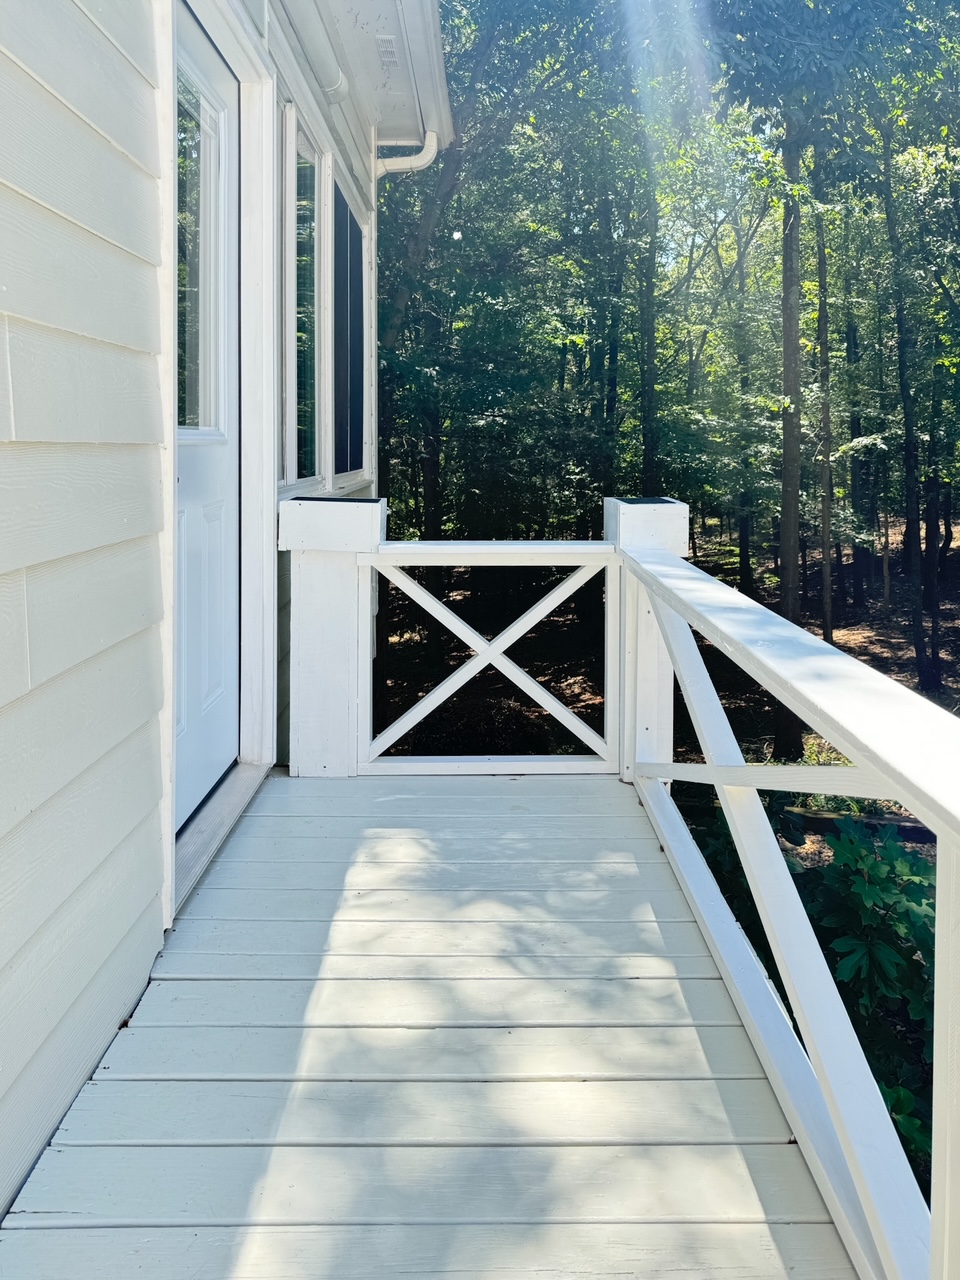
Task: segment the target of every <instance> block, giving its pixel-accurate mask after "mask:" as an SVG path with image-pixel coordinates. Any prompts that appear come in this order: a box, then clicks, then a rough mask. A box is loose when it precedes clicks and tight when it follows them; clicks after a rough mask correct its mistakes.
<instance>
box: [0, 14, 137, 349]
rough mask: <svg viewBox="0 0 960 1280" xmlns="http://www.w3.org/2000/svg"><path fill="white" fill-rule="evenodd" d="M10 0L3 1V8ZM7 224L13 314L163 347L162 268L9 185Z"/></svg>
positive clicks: (1, 269)
mask: <svg viewBox="0 0 960 1280" xmlns="http://www.w3.org/2000/svg"><path fill="white" fill-rule="evenodd" d="M8 2H9V0H0V6H3V7H6V6H7V4H8ZM25 12H29V10H26V9H25ZM34 25H35V26H37V27H38V28H39V27H40V26H41V24H40V23H36V22H35V23H34ZM0 29H2V18H0ZM0 224H2V225H3V227H4V234H3V236H2V237H0V279H2V281H3V285H4V291H3V295H2V301H3V310H4V311H5V312H6V313H7V314H8V315H12V316H19V317H20V319H22V320H32V321H34V322H36V323H38V324H45V325H50V326H52V327H53V328H56V329H67V330H69V331H70V332H71V333H79V334H85V335H86V336H87V337H90V338H100V339H102V340H103V341H104V342H115V343H117V344H119V345H120V346H128V347H133V348H134V349H135V350H137V351H146V352H156V351H158V350H159V346H160V319H159V313H160V307H159V285H158V278H157V270H156V268H155V267H153V266H151V265H150V264H149V263H147V262H144V261H143V259H142V258H137V257H134V256H133V255H132V254H130V253H127V251H126V250H124V249H119V248H117V246H116V245H112V244H108V243H107V241H106V240H102V239H101V238H100V237H99V236H97V235H95V234H94V233H93V232H92V231H86V230H85V229H84V228H83V227H78V226H76V224H74V223H72V222H67V221H66V220H65V219H64V218H62V217H60V216H59V214H56V213H52V212H51V211H50V210H49V209H45V208H44V207H43V206H42V205H39V204H37V203H36V202H35V201H33V200H28V199H27V197H26V196H22V195H20V193H19V192H16V191H12V190H11V189H10V188H9V187H3V186H0Z"/></svg>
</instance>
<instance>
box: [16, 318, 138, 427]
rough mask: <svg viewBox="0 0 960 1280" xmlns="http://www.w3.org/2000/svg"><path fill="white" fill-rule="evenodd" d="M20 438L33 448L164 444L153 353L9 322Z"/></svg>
mask: <svg viewBox="0 0 960 1280" xmlns="http://www.w3.org/2000/svg"><path fill="white" fill-rule="evenodd" d="M9 329H10V368H11V377H12V379H13V397H14V411H15V417H16V437H17V439H18V440H24V441H29V442H31V443H42V442H45V441H47V442H57V443H64V444H85V443H93V444H159V443H160V442H161V441H162V439H163V409H162V403H161V398H160V376H159V372H158V368H157V359H156V357H155V356H152V355H146V354H144V353H143V352H142V351H134V350H132V349H131V348H130V347H122V346H115V345H113V344H111V343H107V342H101V341H98V340H96V339H93V338H83V337H79V336H78V335H77V334H75V333H67V332H65V331H63V330H61V329H50V328H44V327H43V326H41V325H35V324H28V323H25V322H24V321H21V320H11V321H10V322H9Z"/></svg>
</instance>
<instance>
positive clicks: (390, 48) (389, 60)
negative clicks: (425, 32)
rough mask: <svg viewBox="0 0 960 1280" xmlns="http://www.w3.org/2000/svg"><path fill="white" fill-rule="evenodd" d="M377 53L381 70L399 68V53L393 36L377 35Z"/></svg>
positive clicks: (396, 69)
mask: <svg viewBox="0 0 960 1280" xmlns="http://www.w3.org/2000/svg"><path fill="white" fill-rule="evenodd" d="M377 53H378V54H379V56H380V69H381V70H382V71H398V70H399V69H400V55H399V54H398V53H397V42H396V40H394V38H393V36H377Z"/></svg>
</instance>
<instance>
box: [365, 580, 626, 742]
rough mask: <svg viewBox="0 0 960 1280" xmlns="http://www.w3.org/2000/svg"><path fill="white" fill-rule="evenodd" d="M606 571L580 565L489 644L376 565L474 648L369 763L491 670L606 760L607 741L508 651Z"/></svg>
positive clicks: (414, 586)
mask: <svg viewBox="0 0 960 1280" xmlns="http://www.w3.org/2000/svg"><path fill="white" fill-rule="evenodd" d="M603 567H604V566H603V565H602V564H585V565H582V566H581V567H580V568H579V569H577V570H576V571H575V572H574V573H571V574H570V575H569V577H567V578H565V579H564V580H563V582H561V583H559V584H558V585H557V586H556V587H554V588H553V590H552V591H550V592H548V593H547V595H545V596H544V597H543V598H542V599H541V600H538V601H537V603H536V604H535V605H534V606H533V607H532V608H530V609H528V610H527V612H526V613H524V614H523V615H522V617H520V618H518V619H517V620H516V622H513V623H511V624H510V626H509V627H507V628H506V630H505V631H502V632H501V633H500V635H498V636H496V637H495V638H494V639H493V640H487V639H486V638H485V637H484V636H482V635H481V634H480V632H479V631H476V630H474V628H473V627H471V626H470V625H469V623H466V622H464V621H463V619H462V618H458V617H457V615H456V614H455V613H454V612H453V610H452V609H450V608H448V607H447V605H445V604H444V603H443V602H442V601H441V600H438V599H437V597H436V596H434V595H431V593H430V592H429V591H427V590H426V589H425V588H423V587H422V586H421V585H420V584H419V583H418V582H417V581H415V579H413V578H411V577H410V575H409V574H408V573H405V572H404V571H403V570H402V569H401V568H398V567H397V566H396V565H391V564H383V563H381V564H378V565H376V568H377V569H378V571H379V572H380V573H382V574H383V576H384V577H385V578H387V579H388V580H389V581H390V582H392V583H393V584H394V586H396V587H399V589H400V590H401V591H403V592H404V594H405V595H407V596H409V597H410V599H411V600H413V601H414V602H415V603H416V604H418V605H420V607H421V608H422V609H424V610H426V612H427V613H429V614H430V615H431V616H432V617H434V618H436V620H437V621H438V622H440V623H442V624H443V626H445V627H446V628H447V629H448V630H449V631H451V632H452V633H453V635H455V636H456V637H457V639H458V640H462V641H463V643H464V644H465V645H466V646H467V647H468V648H469V649H472V650H473V657H472V658H468V659H467V661H466V662H465V663H464V664H463V665H462V666H461V667H458V668H457V670H456V671H455V672H453V674H452V675H450V676H448V677H447V678H446V680H444V681H442V682H441V683H440V684H438V685H437V687H436V688H435V689H432V690H431V691H430V692H429V693H428V694H425V695H424V697H423V698H421V699H420V700H419V701H418V702H417V704H416V705H415V706H413V707H411V708H410V709H409V710H408V711H405V712H404V714H403V715H402V716H400V717H399V718H398V719H397V720H395V721H394V722H393V724H392V725H390V727H389V728H388V729H385V730H384V731H383V733H381V734H380V735H379V736H378V737H376V738H375V739H374V740H373V742H372V743H371V744H370V756H371V759H373V758H375V757H376V756H379V755H382V754H383V752H384V751H386V750H388V749H389V748H390V747H392V746H393V745H394V743H396V742H398V741H399V739H400V738H402V737H403V736H404V734H406V733H409V731H410V730H411V729H412V728H414V726H415V725H418V724H419V723H420V722H421V720H423V719H425V718H426V717H427V716H428V715H430V713H431V712H432V711H435V710H436V709H437V707H439V706H441V705H442V704H443V703H444V702H446V701H447V699H448V698H450V697H452V696H453V694H455V693H456V692H457V690H458V689H462V688H463V686H464V685H465V684H466V683H467V682H468V681H469V680H472V679H473V677H474V676H476V675H479V674H480V672H481V671H483V670H484V669H485V668H486V667H488V666H492V667H495V668H496V669H497V670H498V671H499V672H501V673H502V674H503V675H505V676H506V677H507V678H508V679H509V680H511V681H512V682H513V683H514V684H515V685H516V686H517V687H518V688H519V689H521V690H522V691H523V692H524V693H526V694H527V695H528V696H529V697H530V698H532V699H533V701H534V702H536V703H538V704H539V705H540V706H541V707H543V709H544V710H545V711H548V712H549V713H550V715H552V716H553V718H554V719H555V720H557V721H559V723H560V724H562V725H563V726H564V727H565V728H566V729H569V731H570V732H571V733H573V734H574V735H575V736H576V737H577V738H579V739H580V741H581V742H582V743H583V744H584V745H585V746H586V747H588V748H589V749H590V750H591V751H594V752H596V754H597V755H598V756H600V757H601V758H606V756H607V755H608V754H609V752H608V747H607V743H606V742H605V741H604V739H603V738H601V737H600V735H599V734H598V733H594V731H593V730H592V729H591V728H590V727H589V726H588V725H586V724H584V722H583V721H582V720H581V719H580V717H579V716H577V715H575V714H574V713H573V712H572V711H571V710H570V709H569V707H566V706H564V704H563V703H562V702H561V701H560V700H559V698H556V697H554V695H553V694H552V693H550V692H549V690H547V689H545V688H544V687H543V685H541V684H540V683H539V681H537V680H534V679H533V677H532V676H530V675H528V673H527V672H526V671H524V670H523V668H522V667H519V666H518V665H517V664H516V663H515V662H514V661H513V660H512V659H511V658H508V657H507V655H506V651H507V650H508V649H509V648H510V647H511V645H513V644H515V643H516V642H517V641H518V640H519V639H521V637H523V636H525V635H526V634H527V632H528V631H531V630H532V629H533V628H534V627H535V626H536V625H537V623H539V622H542V621H543V620H544V618H547V617H549V616H550V614H551V613H552V612H553V611H554V609H556V608H557V606H558V605H560V604H562V603H563V601H564V600H567V599H569V597H570V596H572V595H573V594H574V592H575V591H578V590H579V589H580V588H581V587H582V586H583V585H584V583H587V582H589V581H590V579H591V578H593V577H595V575H596V574H598V573H599V572H600V570H601V569H602V568H603Z"/></svg>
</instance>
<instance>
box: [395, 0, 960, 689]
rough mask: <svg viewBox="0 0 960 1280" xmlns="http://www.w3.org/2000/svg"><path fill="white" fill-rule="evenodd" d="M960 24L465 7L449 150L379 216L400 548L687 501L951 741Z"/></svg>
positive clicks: (697, 521) (701, 536) (959, 343)
mask: <svg viewBox="0 0 960 1280" xmlns="http://www.w3.org/2000/svg"><path fill="white" fill-rule="evenodd" d="M958 14H960V11H958V8H957V6H956V5H955V4H954V3H950V2H948V0H874V2H873V3H871V4H869V5H861V4H859V3H856V2H855V0H589V2H588V3H583V2H582V0H516V3H511V4H509V5H505V4H503V3H502V2H501V0H447V3H446V4H445V5H444V6H443V17H444V25H445V35H446V39H447V42H448V75H449V80H450V90H451V98H452V101H453V107H454V114H455V121H456V129H457V136H456V139H455V141H454V143H453V145H452V146H451V147H450V148H448V149H447V150H446V151H445V152H444V153H443V154H442V156H441V157H440V159H439V161H438V163H436V164H435V165H434V166H432V167H431V168H430V169H428V170H426V171H425V172H423V173H420V174H413V175H405V176H401V177H394V178H391V179H389V180H388V182H387V183H385V184H384V189H383V195H382V200H381V212H380V228H379V238H380V273H381V276H380V278H381V300H380V305H381V316H380V335H381V349H380V389H379V394H380V418H381V454H380V475H381V492H382V493H383V494H384V495H385V496H387V497H388V498H389V502H390V509H391V519H392V522H393V523H392V535H391V536H394V537H425V538H437V537H440V536H448V537H476V538H563V537H592V536H598V535H599V533H600V511H601V499H602V497H603V496H604V495H611V494H615V495H622V496H656V495H661V494H667V495H670V496H673V497H677V498H681V499H683V500H684V501H686V502H688V503H689V504H690V507H691V513H692V516H693V538H694V541H693V554H694V558H695V559H696V560H697V561H698V563H703V565H704V567H707V568H709V569H710V570H711V571H713V572H717V573H719V574H720V576H723V577H725V578H726V579H727V580H728V581H731V582H732V583H733V584H734V585H736V586H738V587H739V589H740V590H741V591H746V592H749V593H751V594H754V595H757V596H758V598H761V599H763V600H764V601H765V602H767V603H771V604H773V605H774V606H775V607H779V608H780V610H781V612H783V613H784V614H785V615H786V616H787V617H789V618H791V619H793V620H795V621H801V622H803V623H804V624H805V625H815V626H816V627H817V628H818V629H819V630H821V632H822V634H823V635H824V636H825V637H826V638H827V639H833V638H836V640H837V643H840V644H841V645H842V646H843V645H846V646H847V647H851V648H853V649H854V651H856V652H858V653H859V655H860V656H863V657H866V658H867V659H868V660H875V661H877V662H878V664H879V665H884V663H886V668H885V669H887V670H889V671H890V673H891V674H894V675H897V676H900V677H902V678H909V680H910V681H911V682H912V683H913V684H914V686H915V687H919V688H920V689H921V690H922V691H924V692H927V693H931V694H934V695H936V694H937V692H938V691H941V690H944V693H943V694H941V699H940V700H941V701H944V703H945V705H949V706H950V707H951V709H953V705H954V703H955V702H956V698H955V696H954V695H955V694H956V692H957V691H958V685H957V684H956V683H955V680H954V668H955V666H956V663H955V662H954V661H953V650H952V647H951V646H952V645H954V644H957V645H958V647H957V656H960V643H958V640H957V637H956V636H955V631H956V629H957V627H958V626H960V624H958V623H957V616H956V609H955V603H956V602H955V597H956V585H955V584H954V583H953V581H952V579H953V576H954V575H953V573H952V566H951V557H950V550H951V547H952V544H953V539H954V528H953V511H954V500H953V490H954V486H955V481H956V472H957V440H958V434H960V431H958V424H957V408H958V398H960V150H958V146H960V143H958V129H960V95H958V72H960V16H958ZM844 628H847V630H844ZM835 633H836V635H835Z"/></svg>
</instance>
